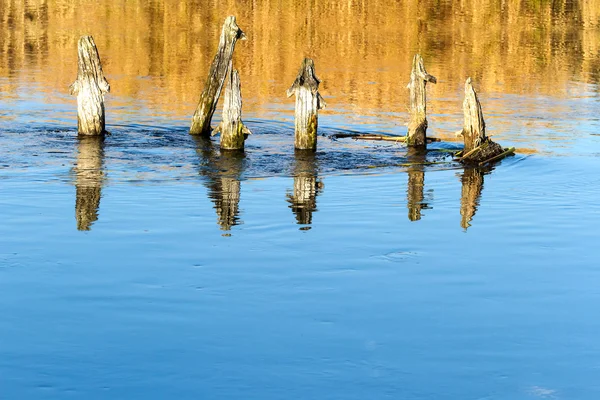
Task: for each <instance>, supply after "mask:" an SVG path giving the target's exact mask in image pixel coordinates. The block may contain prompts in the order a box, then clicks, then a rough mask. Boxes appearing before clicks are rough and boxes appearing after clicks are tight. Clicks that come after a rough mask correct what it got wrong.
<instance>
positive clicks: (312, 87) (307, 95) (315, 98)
mask: <svg viewBox="0 0 600 400" xmlns="http://www.w3.org/2000/svg"><path fill="white" fill-rule="evenodd" d="M319 83H321V81H320V80H319V78H317V76H316V75H315V63H314V61H313V60H311V59H310V58H305V59H304V61H302V66H300V71H298V76H297V77H296V80H295V81H294V83H293V84H292V86H291V87H290V88H289V89H288V90H287V96H288V97H291V96H292V95H293V94H295V95H296V118H295V119H296V122H295V139H294V144H295V146H296V149H299V150H316V149H317V126H318V110H320V109H321V108H324V107H325V105H326V104H325V101H324V100H323V97H321V95H320V94H319Z"/></svg>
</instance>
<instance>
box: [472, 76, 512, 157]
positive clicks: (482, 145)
mask: <svg viewBox="0 0 600 400" xmlns="http://www.w3.org/2000/svg"><path fill="white" fill-rule="evenodd" d="M463 113H464V126H463V130H462V136H463V140H464V144H465V148H464V150H463V152H462V155H461V158H460V161H462V162H466V163H477V164H484V163H487V162H491V161H496V160H499V159H501V158H503V157H505V156H506V155H509V154H512V153H513V152H514V150H515V149H514V148H512V149H506V150H505V149H503V148H502V146H500V145H499V144H498V143H495V142H493V141H492V140H491V139H490V138H489V137H487V136H486V134H485V121H484V120H483V111H482V110H481V104H480V103H479V99H478V98H477V93H475V89H473V85H472V84H471V78H467V81H466V82H465V100H464V101H463Z"/></svg>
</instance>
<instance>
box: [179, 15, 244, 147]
mask: <svg viewBox="0 0 600 400" xmlns="http://www.w3.org/2000/svg"><path fill="white" fill-rule="evenodd" d="M245 37H246V36H245V35H244V32H242V30H241V29H240V28H239V27H238V26H237V24H236V22H235V17H234V16H229V17H227V18H226V19H225V23H224V24H223V28H222V29H221V38H220V40H219V49H218V50H217V55H215V58H214V60H213V62H212V65H211V66H210V71H209V73H208V78H207V79H206V84H205V87H204V91H203V92H202V95H201V96H200V101H199V103H198V107H197V108H196V112H195V113H194V116H193V117H192V126H191V127H190V133H191V134H192V135H203V136H210V121H211V120H212V116H213V114H214V113H215V109H216V108H217V102H218V101H219V96H220V95H221V89H222V88H223V83H224V82H225V78H226V76H227V70H228V68H229V65H230V62H231V59H232V57H233V50H234V49H235V43H236V42H237V40H238V39H245Z"/></svg>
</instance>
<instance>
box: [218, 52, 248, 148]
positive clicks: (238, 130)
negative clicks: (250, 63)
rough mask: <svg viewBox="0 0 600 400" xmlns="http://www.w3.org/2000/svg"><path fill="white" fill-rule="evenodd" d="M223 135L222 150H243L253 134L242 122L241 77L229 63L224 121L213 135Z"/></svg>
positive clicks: (224, 102)
mask: <svg viewBox="0 0 600 400" xmlns="http://www.w3.org/2000/svg"><path fill="white" fill-rule="evenodd" d="M217 133H221V149H224V150H243V149H244V141H245V140H246V138H247V137H248V135H250V134H251V133H252V132H250V130H249V129H248V128H247V127H246V125H244V123H243V122H242V92H241V88H240V75H239V74H238V71H237V70H236V69H233V65H232V63H229V74H227V87H226V88H225V96H224V99H223V119H222V121H221V123H220V124H219V126H218V127H217V129H215V130H214V131H213V135H216V134H217Z"/></svg>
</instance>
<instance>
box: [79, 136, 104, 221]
mask: <svg viewBox="0 0 600 400" xmlns="http://www.w3.org/2000/svg"><path fill="white" fill-rule="evenodd" d="M77 147H78V154H77V165H76V166H75V168H74V172H75V191H76V194H75V219H76V221H77V229H78V230H80V231H89V230H90V229H91V226H92V224H93V223H94V222H95V221H96V220H98V208H99V207H100V198H101V197H102V193H101V192H102V183H103V181H104V170H103V164H104V138H103V137H102V136H87V137H86V136H82V137H80V138H79V143H78V146H77Z"/></svg>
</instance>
